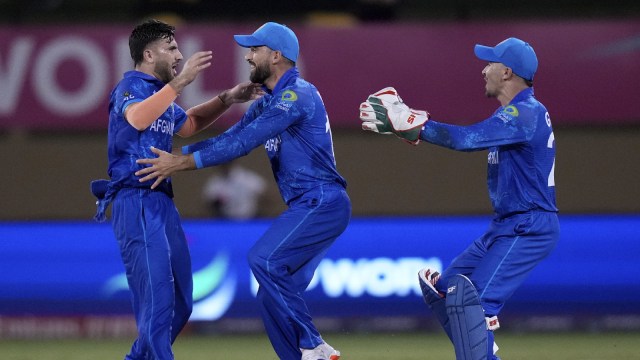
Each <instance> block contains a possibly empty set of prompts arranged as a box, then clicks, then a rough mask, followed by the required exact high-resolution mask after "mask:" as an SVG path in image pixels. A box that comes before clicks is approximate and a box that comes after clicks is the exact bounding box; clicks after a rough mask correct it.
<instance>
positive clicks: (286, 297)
mask: <svg viewBox="0 0 640 360" xmlns="http://www.w3.org/2000/svg"><path fill="white" fill-rule="evenodd" d="M235 40H236V42H237V43H238V44H239V45H240V46H242V47H245V48H248V52H247V54H246V55H245V59H246V60H247V62H248V64H249V66H250V68H251V73H250V80H251V82H253V83H259V84H262V85H263V88H264V91H265V92H266V94H265V95H264V96H263V97H262V98H260V99H259V100H257V101H255V102H254V103H253V104H252V105H251V107H250V108H249V109H248V111H247V112H246V113H245V114H244V116H243V117H242V119H241V120H240V121H239V122H238V123H236V124H235V125H233V126H232V127H231V128H229V129H228V130H227V131H226V132H224V133H223V134H221V135H219V136H217V137H214V138H211V139H207V140H204V141H201V142H199V143H196V144H193V145H189V146H185V147H184V148H183V149H182V150H183V153H184V155H173V154H170V153H169V152H166V151H159V150H157V149H153V150H152V151H153V152H154V153H156V154H158V157H157V158H155V159H146V160H138V163H140V164H149V165H151V166H149V167H147V168H145V169H144V170H140V171H138V172H137V173H136V174H138V175H141V176H144V177H142V178H141V179H140V181H141V182H143V183H146V182H147V181H149V180H151V179H154V178H155V179H156V180H155V183H154V185H153V187H155V186H160V185H162V181H163V179H165V178H167V177H168V176H170V175H171V174H172V173H174V172H176V171H181V170H189V169H201V168H204V167H208V166H215V165H219V164H224V163H226V162H229V161H231V160H233V159H235V158H238V157H241V156H244V155H246V154H248V153H249V152H250V151H251V150H253V149H254V148H256V147H258V146H261V145H262V146H264V148H265V149H266V152H267V156H268V157H269V160H270V161H271V168H272V170H273V175H274V177H275V180H276V182H277V184H278V187H279V189H280V194H281V195H282V199H283V200H284V202H285V203H286V204H287V210H285V211H284V212H283V213H282V214H281V215H280V216H279V217H278V218H277V219H276V220H275V221H274V223H273V224H272V225H271V227H270V228H269V229H268V230H267V231H266V233H265V234H264V235H263V236H262V237H261V238H260V239H258V241H257V242H256V243H255V244H254V245H253V247H252V248H251V250H250V251H249V255H248V260H249V265H250V267H251V270H252V272H253V274H254V276H255V278H256V280H257V281H258V284H259V285H260V286H259V289H258V294H257V297H258V300H259V302H260V306H261V312H262V317H263V320H264V325H265V328H266V330H267V334H268V336H269V339H270V340H271V344H272V345H273V348H274V350H275V352H276V353H277V354H278V356H279V358H280V359H284V360H299V359H303V360H328V359H331V360H337V359H339V358H340V352H339V351H337V350H335V349H334V348H333V347H331V346H330V345H328V344H327V343H326V342H324V340H323V339H322V337H321V336H320V333H319V332H318V330H317V329H316V327H315V326H314V324H313V322H312V320H311V315H310V314H309V310H308V309H307V306H306V305H305V302H304V299H303V296H302V295H303V292H304V291H305V289H306V288H307V286H308V285H309V282H310V281H311V279H312V277H313V274H314V272H315V269H316V267H317V266H318V264H319V263H320V260H322V258H323V257H324V255H325V253H326V252H327V250H328V249H329V247H330V246H331V244H332V243H333V242H334V240H335V239H336V238H337V237H338V236H339V235H340V234H342V232H343V231H344V230H345V228H346V227H347V224H348V222H349V219H350V217H351V202H350V200H349V197H348V196H347V193H346V190H345V188H346V182H345V180H344V178H342V176H340V174H339V173H338V171H337V170H336V162H335V158H334V153H333V143H332V137H331V128H330V126H329V117H328V116H327V112H326V110H325V107H324V104H323V102H322V98H321V97H320V94H319V93H318V90H317V89H316V88H315V86H313V85H312V84H310V83H309V82H307V81H305V80H304V79H302V78H301V77H300V74H299V72H298V68H297V67H296V66H295V63H296V61H297V60H298V54H299V44H298V39H297V37H296V35H295V34H294V33H293V31H292V30H291V29H289V28H288V27H286V26H284V25H281V24H277V23H273V22H269V23H266V24H264V25H263V26H261V27H260V28H259V29H257V30H256V31H255V32H254V33H253V34H251V35H235Z"/></svg>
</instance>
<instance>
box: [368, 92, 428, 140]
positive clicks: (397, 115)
mask: <svg viewBox="0 0 640 360" xmlns="http://www.w3.org/2000/svg"><path fill="white" fill-rule="evenodd" d="M360 120H362V129H363V130H368V131H373V132H377V133H380V134H395V135H396V136H398V137H399V138H401V139H403V140H405V141H407V142H409V143H410V144H413V145H417V144H418V143H419V142H420V131H421V130H422V128H423V126H424V123H426V122H427V121H428V120H429V113H428V112H426V111H424V110H414V109H411V108H409V106H407V105H406V104H405V103H404V102H403V101H402V99H401V98H400V96H399V95H398V92H397V91H396V89H394V88H392V87H387V88H384V89H382V90H380V91H378V92H376V93H374V94H371V95H369V97H368V98H367V100H366V101H365V102H363V103H362V104H360Z"/></svg>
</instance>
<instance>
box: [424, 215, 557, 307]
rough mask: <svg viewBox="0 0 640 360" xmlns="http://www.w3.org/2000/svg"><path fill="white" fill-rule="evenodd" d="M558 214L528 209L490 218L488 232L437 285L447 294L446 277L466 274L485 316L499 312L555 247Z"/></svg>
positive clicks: (456, 262) (470, 247) (467, 250)
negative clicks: (497, 217)
mask: <svg viewBox="0 0 640 360" xmlns="http://www.w3.org/2000/svg"><path fill="white" fill-rule="evenodd" d="M559 236H560V226H559V223H558V214H557V213H554V212H544V211H531V212H527V213H522V214H516V215H512V216H509V217H507V218H502V219H493V221H492V222H491V225H490V226H489V229H488V230H487V232H486V233H485V234H484V235H482V236H481V237H480V238H478V239H477V240H475V241H474V242H473V243H472V244H471V245H470V246H469V247H468V248H467V249H466V250H464V251H463V252H462V253H461V254H460V255H459V256H458V257H456V258H455V259H454V260H453V262H452V263H451V265H449V266H448V267H447V268H446V269H445V270H444V271H443V273H442V276H441V278H440V280H439V281H438V283H437V284H436V288H437V289H438V291H440V292H442V293H444V294H446V293H447V284H448V282H449V279H450V278H451V277H452V276H454V275H456V274H463V275H465V276H467V277H468V278H469V279H470V280H471V282H473V284H474V285H475V287H476V290H477V291H478V296H479V297H480V302H481V303H482V307H483V308H484V310H485V314H486V315H487V316H494V315H498V313H499V312H500V310H501V309H502V307H503V306H504V304H505V302H506V301H507V300H508V299H509V298H510V297H511V295H513V293H514V292H515V291H516V289H518V287H520V285H522V283H523V282H524V281H525V279H526V278H527V276H528V275H529V273H530V272H531V271H532V270H533V269H534V268H535V266H536V265H538V263H540V262H541V261H542V260H543V259H544V258H546V257H547V256H548V255H549V254H550V253H551V251H552V250H553V249H554V248H555V246H556V243H557V242H558V238H559Z"/></svg>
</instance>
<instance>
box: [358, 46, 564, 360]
mask: <svg viewBox="0 0 640 360" xmlns="http://www.w3.org/2000/svg"><path fill="white" fill-rule="evenodd" d="M475 54H476V56H477V57H478V58H479V59H481V60H484V61H486V62H487V65H486V66H485V67H484V70H483V71H482V75H483V76H484V79H485V81H486V85H485V93H486V95H487V97H492V98H496V99H497V100H498V101H499V102H500V105H501V106H500V107H499V108H498V109H497V110H496V111H495V112H494V113H493V114H492V115H491V116H490V117H489V118H487V119H485V120H483V121H480V122H478V123H476V124H474V125H470V126H456V125H450V124H446V123H442V122H437V121H434V120H433V119H431V118H430V115H429V113H427V112H426V111H423V110H414V109H411V108H410V107H409V106H407V105H406V104H405V103H404V102H403V101H402V99H401V98H400V97H399V96H398V93H397V91H396V90H395V89H394V88H391V87H389V88H385V89H382V90H380V91H378V92H376V93H374V94H372V95H370V96H369V97H368V99H367V100H366V101H365V102H363V103H362V104H361V105H360V119H361V120H362V121H363V123H362V128H363V129H364V130H370V131H373V132H377V133H381V134H395V135H396V136H398V137H399V138H401V139H402V140H404V141H407V142H409V143H411V144H414V145H417V144H418V143H419V142H420V141H426V142H428V143H431V144H434V145H439V146H443V147H446V148H450V149H453V150H458V151H479V150H488V176H487V185H488V188H489V196H490V198H491V203H492V205H493V209H494V217H493V219H492V221H491V223H490V224H489V228H488V229H487V231H486V232H485V233H484V235H482V236H480V237H479V238H477V239H476V240H475V241H474V242H473V243H471V245H470V246H469V247H468V248H467V249H466V250H464V251H463V252H462V253H461V254H460V255H459V256H458V257H456V258H455V259H454V260H453V262H452V263H451V264H450V265H449V266H448V267H447V268H446V269H445V270H444V271H443V273H442V274H440V273H438V272H436V271H434V270H433V269H429V268H425V269H422V270H420V272H419V274H418V278H419V281H420V285H421V288H422V292H423V295H424V300H425V302H426V303H427V305H428V306H429V308H431V310H432V311H433V313H434V314H435V316H436V318H437V319H438V321H439V322H440V324H441V325H442V327H443V328H444V330H445V332H446V333H447V335H448V336H449V339H451V341H452V343H453V346H454V349H455V353H456V359H458V360H479V359H498V357H497V356H496V351H497V349H498V347H497V346H496V345H495V342H494V336H493V331H494V330H497V329H498V328H499V326H500V325H499V322H498V314H499V313H500V310H501V309H502V307H503V306H504V304H505V302H506V301H507V300H508V299H509V298H510V297H511V295H512V294H513V293H514V292H515V291H516V289H517V288H518V287H519V286H520V285H521V284H522V282H523V281H524V280H525V278H526V277H527V276H528V275H529V273H530V272H531V271H532V270H533V268H534V267H535V266H536V265H537V264H538V263H540V261H542V260H543V259H544V258H546V257H547V255H549V253H550V252H551V251H552V250H553V249H554V247H555V246H556V242H557V241H558V238H559V231H560V229H559V225H558V216H557V212H558V208H557V207H556V201H555V178H554V168H555V137H554V135H553V129H552V127H551V117H550V116H549V112H548V111H547V109H546V108H545V107H544V105H542V104H541V103H540V102H539V101H538V100H537V99H536V98H535V97H534V95H533V77H534V74H535V72H536V70H537V68H538V59H537V57H536V54H535V52H534V51H533V48H532V47H531V46H530V45H529V44H528V43H526V42H524V41H522V40H520V39H516V38H509V39H506V40H504V41H503V42H501V43H499V44H498V45H496V46H495V47H488V46H483V45H476V46H475ZM427 191H428V189H427Z"/></svg>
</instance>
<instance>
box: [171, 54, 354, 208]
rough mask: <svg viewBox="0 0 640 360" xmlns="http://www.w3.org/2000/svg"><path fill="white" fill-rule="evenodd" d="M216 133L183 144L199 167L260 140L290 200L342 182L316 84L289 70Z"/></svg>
mask: <svg viewBox="0 0 640 360" xmlns="http://www.w3.org/2000/svg"><path fill="white" fill-rule="evenodd" d="M265 91H266V94H265V95H264V96H263V97H261V98H260V99H258V100H256V101H255V102H254V103H253V104H252V105H251V106H250V107H249V110H248V111H247V112H246V113H245V114H244V116H243V117H242V119H241V120H240V121H239V122H237V123H236V124H235V125H233V126H232V127H230V128H229V129H228V130H227V131H225V132H224V133H222V134H220V135H219V136H217V137H214V138H211V139H207V140H204V141H201V142H199V143H196V144H193V145H188V146H185V147H183V148H182V152H183V153H184V154H188V153H193V157H194V160H195V162H196V166H197V167H198V168H202V167H207V166H214V165H218V164H222V163H226V162H228V161H231V160H233V159H235V158H238V157H241V156H244V155H246V154H248V153H249V152H250V151H251V150H253V149H254V148H256V147H258V146H260V145H264V147H265V149H266V151H267V155H268V156H269V160H270V161H271V168H272V170H273V175H274V177H275V180H276V182H277V184H278V188H279V189H280V194H281V196H282V198H283V200H284V201H285V203H287V204H288V203H289V202H290V201H291V200H292V199H295V198H297V197H299V196H300V195H302V194H304V193H305V192H306V191H308V190H310V189H313V188H315V187H318V186H320V185H325V184H333V183H337V184H339V185H340V186H342V187H346V181H345V180H344V178H343V177H342V176H340V174H339V173H338V171H337V170H336V162H335V157H334V153H333V141H332V138H331V128H330V126H329V117H328V116H327V112H326V110H325V107H324V103H323V102H322V98H321V97H320V93H319V92H318V90H317V89H316V87H315V86H313V85H312V84H310V83H309V82H307V81H305V80H304V79H302V78H301V77H300V74H299V72H298V69H297V68H296V67H294V68H291V69H290V70H288V71H287V72H286V73H285V74H284V75H283V76H282V78H281V79H280V80H279V81H278V83H277V84H276V86H275V88H274V89H273V91H270V90H269V89H266V88H265Z"/></svg>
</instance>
